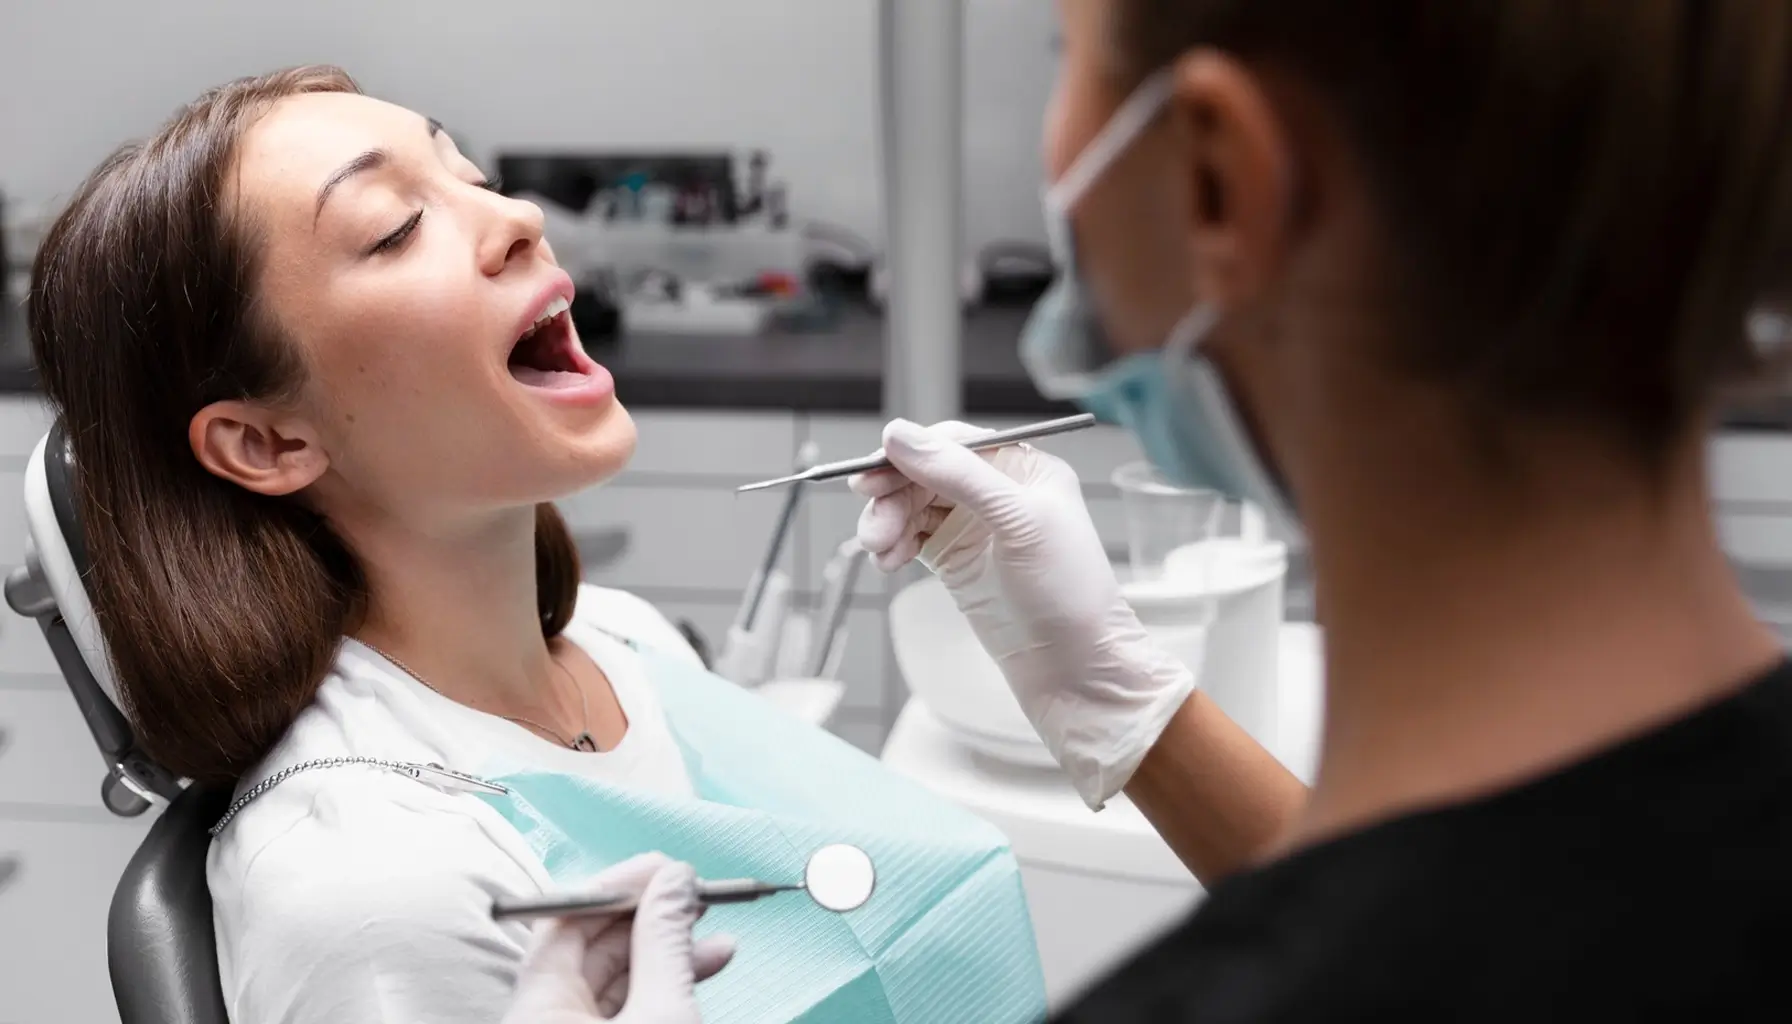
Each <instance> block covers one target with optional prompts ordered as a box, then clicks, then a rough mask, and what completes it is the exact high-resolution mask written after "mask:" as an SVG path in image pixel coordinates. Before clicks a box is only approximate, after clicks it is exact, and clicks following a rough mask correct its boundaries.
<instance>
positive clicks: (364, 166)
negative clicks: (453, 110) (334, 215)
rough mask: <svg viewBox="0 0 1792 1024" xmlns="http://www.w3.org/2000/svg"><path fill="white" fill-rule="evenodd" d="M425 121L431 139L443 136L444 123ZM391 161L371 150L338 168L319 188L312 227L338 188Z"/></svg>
mask: <svg viewBox="0 0 1792 1024" xmlns="http://www.w3.org/2000/svg"><path fill="white" fill-rule="evenodd" d="M423 120H424V123H425V124H426V125H428V126H429V137H430V138H432V139H433V138H435V137H436V136H437V135H439V134H441V131H442V122H440V121H438V120H436V119H435V118H433V117H426V118H424V119H423ZM391 159H392V154H391V153H389V152H387V151H386V150H383V149H370V150H368V151H367V152H365V153H362V154H361V155H359V156H357V157H355V158H354V159H353V160H350V161H349V162H348V163H345V164H343V165H342V166H341V167H338V168H336V170H335V172H333V173H332V174H331V175H330V176H329V177H328V178H325V179H324V183H323V184H322V185H321V186H319V187H318V190H317V208H316V209H315V210H314V211H313V212H312V215H311V225H312V226H313V227H316V226H317V221H318V218H319V217H322V216H323V215H324V204H325V203H327V202H329V201H330V194H331V193H332V192H335V191H336V186H338V185H340V184H342V183H343V182H345V181H347V180H348V179H350V178H352V177H354V176H355V175H357V174H360V173H362V172H363V171H371V170H374V169H375V168H378V167H383V166H385V164H386V163H387V161H389V160H391Z"/></svg>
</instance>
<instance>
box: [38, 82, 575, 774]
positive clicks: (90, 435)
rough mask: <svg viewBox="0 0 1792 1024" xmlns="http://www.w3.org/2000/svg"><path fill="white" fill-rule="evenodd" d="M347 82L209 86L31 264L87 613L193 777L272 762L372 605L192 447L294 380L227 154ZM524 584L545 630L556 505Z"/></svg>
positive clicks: (145, 724) (62, 221)
mask: <svg viewBox="0 0 1792 1024" xmlns="http://www.w3.org/2000/svg"><path fill="white" fill-rule="evenodd" d="M358 91H359V90H358V88H357V87H356V85H355V83H354V81H353V80H352V79H350V78H349V77H348V75H346V74H345V73H343V72H342V71H340V70H338V69H336V68H332V67H303V68H294V69H291V70H286V71H279V72H275V73H273V74H270V75H263V76H260V77H256V78H246V79H242V80H240V81H236V82H232V83H230V84H228V85H225V86H222V87H219V88H217V89H213V90H211V91H210V92H207V93H206V94H204V95H203V96H201V97H199V99H197V100H196V101H194V102H193V103H192V104H190V105H189V106H187V107H186V108H184V109H183V110H181V111H180V112H179V113H178V114H177V115H176V116H175V117H174V118H173V119H172V120H170V121H169V122H168V123H167V124H166V125H165V126H164V127H163V128H162V129H161V131H159V132H158V133H156V135H155V136H154V137H153V138H151V139H150V140H149V141H147V142H145V143H143V144H141V145H128V146H125V147H124V148H122V149H120V150H118V152H116V153H114V154H113V155H112V156H111V157H109V158H108V159H107V160H106V161H105V162H104V163H103V164H101V165H100V167H99V168H98V169H97V170H96V171H94V173H93V174H92V176H90V177H89V178H88V179H87V181H86V182H85V183H84V184H83V185H82V186H81V188H80V189H79V190H78V191H77V192H76V193H75V196H74V198H73V200H72V201H71V202H70V203H69V205H68V208H67V209H66V210H64V211H63V212H62V214H61V216H59V217H58V218H57V220H56V222H55V224H54V225H53V226H52V227H51V229H50V232H49V234H48V235H47V236H46V237H45V239H44V242H43V246H42V248H41V249H40V251H39V252H38V256H37V264H36V267H35V268H34V273H33V285H32V290H31V296H30V302H29V319H30V329H31V340H32V347H33V350H34V354H35V356H36V359H37V366H38V369H39V372H40V373H41V374H42V377H43V381H44V386H45V388H46V390H47V391H48V392H49V395H50V398H51V400H52V401H53V402H54V403H55V405H56V407H57V410H58V412H59V413H60V415H61V417H62V420H63V422H64V424H65V425H66V427H67V431H68V435H69V438H70V441H71V444H72V445H73V448H74V456H75V465H76V474H77V475H76V480H77V486H78V490H79V492H80V493H79V504H78V507H79V509H80V513H81V519H82V523H83V527H84V533H85V535H86V543H87V550H88V552H89V556H90V559H91V562H92V567H91V571H90V573H89V574H88V576H87V590H88V593H89V595H90V596H91V598H92V601H93V608H94V613H95V615H96V616H97V618H98V620H99V626H100V629H101V630H102V632H103V633H104V635H105V637H106V641H107V646H108V648H109V649H110V653H111V659H112V667H113V670H114V672H115V673H116V678H117V679H118V682H119V687H120V691H121V696H122V698H123V700H124V703H125V706H126V711H127V712H128V713H129V714H130V716H131V718H132V720H133V722H134V724H135V725H136V728H137V731H138V734H139V738H140V739H141V741H142V742H143V744H144V746H145V748H146V749H147V750H148V752H149V753H150V755H151V756H153V757H154V758H156V759H157V760H158V761H160V762H161V763H162V764H163V766H164V767H166V768H168V769H170V770H172V771H175V772H178V773H180V774H182V775H184V776H187V777H189V778H193V779H201V780H213V781H221V780H228V779H231V778H235V777H236V776H238V775H240V774H241V773H242V772H243V771H244V770H245V769H247V768H249V767H250V766H251V765H253V764H254V763H255V762H256V761H257V760H258V759H260V758H261V757H262V756H263V755H264V754H266V753H267V751H268V750H269V748H270V747H271V746H272V745H273V743H274V742H275V741H276V740H277V739H279V737H280V736H281V734H282V733H284V732H285V731H286V729H287V727H288V726H289V725H291V724H292V721H293V719H294V718H295V717H296V716H297V715H298V713H299V711H300V710H301V709H302V708H304V707H305V705H306V704H308V703H309V702H310V701H311V699H312V697H313V695H314V694H315V693H316V690H317V687H318V684H319V683H320V682H321V681H322V679H323V676H324V674H325V672H326V671H328V669H329V666H330V664H331V662H332V660H333V659H334V657H335V654H336V650H337V647H338V645H339V643H340V641H341V638H342V636H343V635H344V634H345V633H347V632H349V631H351V630H352V629H353V628H354V627H355V626H356V625H357V623H358V619H359V617H360V616H361V614H362V613H363V612H364V610H365V607H366V601H367V583H366V579H365V577H364V575H363V574H362V572H361V569H360V567H359V565H358V564H357V563H356V560H355V557H354V555H353V553H352V552H350V551H349V550H348V548H347V546H346V545H345V544H344V542H343V541H342V539H341V538H340V537H339V536H337V534H336V533H335V532H334V531H333V530H332V529H331V528H330V526H329V524H328V523H326V522H325V521H324V520H323V519H322V518H321V517H320V516H319V515H317V514H316V513H314V512H312V511H310V510H308V509H307V508H305V507H304V506H303V505H302V504H301V503H299V502H297V501H292V500H284V499H275V498H268V497H265V496H262V495H258V494H254V493H252V492H250V491H248V490H245V489H243V488H241V487H238V486H236V485H235V484H232V483H229V482H227V481H225V480H222V479H219V478H218V477H216V476H213V475H212V474H211V473H209V472H208V471H206V470H205V469H204V468H203V467H202V466H201V465H200V464H199V461H198V460H197V459H196V458H195V457H194V456H193V453H192V449H191V447H190V446H189V442H188V439H187V425H188V423H189V422H190V421H191V419H192V417H193V415H194V414H195V413H197V412H198V411H199V410H200V409H202V408H204V407H205V406H206V405H209V404H211V403H212V402H217V401H221V400H225V399H277V398H279V397H281V396H285V395H289V394H291V393H292V391H293V389H294V388H296V387H297V386H298V384H299V383H300V381H301V378H302V374H303V372H304V371H303V367H302V366H301V364H300V361H299V358H298V355H297V353H296V351H295V349H294V348H293V347H292V346H291V345H289V344H287V343H286V341H285V339H284V338H282V336H281V334H280V332H279V330H278V327H277V325H275V324H273V323H272V322H270V319H269V318H268V317H267V316H265V315H264V314H263V313H262V312H261V311H260V310H259V309H258V308H257V305H256V302H255V283H256V280H257V277H258V247H257V245H256V240H255V231H254V225H253V224H251V223H249V222H247V221H246V220H245V219H244V218H243V217H242V216H241V215H240V213H239V212H236V211H233V210H232V209H231V208H230V204H229V203H228V202H227V201H226V195H227V182H228V176H229V175H230V173H231V171H232V168H233V166H234V162H235V153H236V148H237V145H238V142H239V141H240V140H241V138H242V137H243V134H244V133H245V131H247V130H248V129H249V127H250V126H251V125H253V124H254V123H255V121H256V120H257V119H258V118H260V117H261V116H262V115H263V114H265V113H266V111H267V110H268V109H269V108H270V107H271V106H272V105H273V104H274V103H275V102H276V101H278V100H280V99H281V98H283V97H287V96H293V95H297V94H301V93H314V92H358ZM536 581H537V584H536V585H537V592H538V599H539V604H540V608H541V622H542V631H543V633H545V634H546V635H548V636H550V637H551V636H555V635H557V634H558V633H559V632H560V631H561V630H562V629H563V628H564V627H565V626H566V623H567V621H568V620H569V619H570V618H571V615H572V607H573V603H574V600H575V598H576V595H577V591H578V584H579V565H578V554H577V550H576V548H574V546H573V543H572V539H571V537H570V536H569V535H568V534H567V531H566V526H565V523H564V522H563V521H562V520H561V519H560V516H559V514H558V513H557V512H556V511H555V510H554V507H553V506H552V505H541V506H539V507H538V508H537V510H536Z"/></svg>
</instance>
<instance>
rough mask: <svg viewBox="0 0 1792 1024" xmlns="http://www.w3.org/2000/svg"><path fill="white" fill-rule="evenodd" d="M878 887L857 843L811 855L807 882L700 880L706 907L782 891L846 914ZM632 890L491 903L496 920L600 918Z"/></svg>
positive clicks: (618, 909)
mask: <svg viewBox="0 0 1792 1024" xmlns="http://www.w3.org/2000/svg"><path fill="white" fill-rule="evenodd" d="M876 888H877V870H876V868H874V867H873V866H872V864H871V856H870V854H867V853H866V852H865V851H864V850H861V849H859V848H858V847H856V846H850V845H847V844H845V843H837V844H835V845H833V846H824V847H822V848H821V849H819V850H816V851H815V852H814V853H813V854H811V855H810V856H809V863H808V866H807V867H806V868H805V869H804V871H803V880H802V881H801V882H796V883H782V884H781V883H777V882H762V881H760V880H758V879H756V878H725V879H720V880H715V881H708V880H699V881H698V882H697V901H698V902H699V903H702V904H703V905H704V906H706V907H714V906H722V905H726V904H731V903H752V902H753V901H755V900H759V899H763V898H765V897H767V896H775V895H777V894H778V893H781V892H807V893H808V894H809V898H810V899H812V900H814V901H815V903H816V905H817V906H819V907H821V908H822V909H824V910H831V911H833V912H834V913H836V914H844V913H846V912H847V911H849V910H857V909H858V908H860V907H862V906H864V905H865V903H866V902H867V901H868V900H870V899H871V893H872V891H873V890H874V889H876ZM638 902H639V897H638V896H636V895H635V894H633V893H586V894H584V895H578V896H570V895H568V896H539V897H528V898H523V899H504V898H500V899H498V900H497V901H495V902H494V903H493V904H492V920H494V921H533V920H536V919H537V918H543V917H597V916H601V915H604V914H626V913H628V912H630V911H632V910H634V909H635V907H636V905H637V903H638Z"/></svg>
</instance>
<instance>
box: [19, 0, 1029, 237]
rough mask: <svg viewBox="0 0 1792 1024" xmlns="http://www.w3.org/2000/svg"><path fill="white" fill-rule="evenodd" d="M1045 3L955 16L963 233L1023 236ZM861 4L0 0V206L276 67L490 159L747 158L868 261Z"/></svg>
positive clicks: (1008, 2) (1008, 0) (875, 163)
mask: <svg viewBox="0 0 1792 1024" xmlns="http://www.w3.org/2000/svg"><path fill="white" fill-rule="evenodd" d="M1053 7H1054V5H1053V4H1051V3H1048V2H1047V0H967V2H966V8H967V11H966V63H967V68H966V83H967V85H966V115H965V122H966V135H967V138H966V147H965V148H966V152H967V160H966V163H967V167H966V180H967V193H966V201H965V214H966V233H967V237H968V240H969V241H970V242H971V243H972V244H973V245H978V244H981V243H983V242H985V241H988V240H991V239H995V238H1016V237H1018V238H1023V239H1039V238H1041V237H1042V229H1041V224H1040V218H1039V212H1038V205H1037V193H1038V183H1039V157H1038V151H1039V144H1038V139H1039V114H1040V110H1041V108H1042V106H1043V104H1044V101H1045V97H1046V94H1047V91H1048V88H1049V82H1050V77H1051V71H1052V55H1051V50H1050V36H1051V29H1052V18H1053V13H1052V8H1053ZM877 24H878V14H877V0H507V2H500V3H489V2H483V0H308V2H292V0H282V2H269V0H152V2H142V0H53V2H37V0H0V189H3V190H4V191H5V192H6V193H7V194H8V195H9V196H12V197H14V198H15V200H16V201H19V202H20V203H21V204H22V205H24V206H26V207H34V206H40V205H44V204H53V203H54V202H55V201H56V198H57V197H59V196H62V195H65V194H66V193H67V192H68V191H69V190H70V189H71V188H72V187H73V186H74V185H75V184H76V183H77V182H78V181H79V179H80V177H81V176H82V175H83V174H85V173H86V171H87V170H89V169H90V168H91V167H92V166H93V165H94V164H95V163H97V162H98V161H99V160H100V159H101V157H103V156H104V155H105V154H106V152H107V151H109V150H110V149H111V148H112V147H113V146H115V145H116V144H118V143H119V142H121V141H123V140H124V139H126V138H130V137H134V136H139V135H142V134H144V133H146V132H147V131H149V130H151V129H153V127H154V126H155V125H156V124H157V123H158V122H159V121H161V120H162V119H163V118H165V117H166V116H167V115H168V114H170V113H171V112H172V111H173V110H174V109H175V108H176V107H177V106H178V105H179V104H181V103H182V102H184V101H186V100H187V99H189V98H191V97H192V96H193V95H194V94H196V93H197V92H199V91H200V90H201V89H203V88H205V87H207V86H209V85H213V84H216V83H218V82H221V81H224V80H226V79H229V78H233V77H236V76H239V75H245V74H253V73H256V72H260V71H266V70H269V69H271V68H274V67H278V66H281V65H286V64H295V63H304V62H313V61H323V62H332V63H337V64H341V65H343V66H344V67H346V68H348V69H349V71H350V72H351V73H353V74H354V75H355V76H356V77H357V78H358V79H359V80H360V81H361V83H362V85H363V87H365V88H366V89H368V90H369V91H370V92H372V93H374V94H376V95H379V96H381V97H383V98H386V99H390V100H393V101H394V102H398V103H402V104H405V105H407V106H411V107H414V108H417V109H419V110H423V111H425V112H427V113H428V114H430V115H432V116H434V117H437V118H440V119H441V120H442V121H444V122H445V123H447V124H448V125H449V126H450V128H452V129H453V130H454V131H455V132H456V134H457V135H459V136H461V138H462V140H463V145H464V146H465V148H466V149H467V150H468V152H469V153H478V154H487V153H490V152H491V151H492V150H493V149H496V148H500V147H515V148H580V147H600V146H609V147H631V146H636V147H645V146H675V145H693V146H717V145H720V146H729V147H739V148H746V147H752V146H763V147H765V148H767V149H769V150H770V151H771V152H772V154H773V169H774V172H775V173H776V174H777V175H779V176H782V177H783V178H785V179H786V180H787V181H788V182H789V183H790V186H791V197H792V202H793V205H794V208H795V210H796V211H797V213H798V214H799V215H801V216H806V217H816V218H821V219H825V220H829V221H833V222H836V223H840V224H843V225H845V226H847V227H849V228H852V229H853V230H855V231H858V232H859V233H861V234H864V235H866V236H867V237H870V238H871V239H873V241H881V238H882V235H883V231H882V215H881V206H882V202H881V195H882V186H881V183H880V176H879V168H880V166H881V162H880V158H879V155H878V144H879V143H878V139H879V130H878V125H877V121H876V116H877V109H878V107H877V102H876V93H875V88H876V83H877V80H878V69H877V63H876V55H877V50H876V45H875V32H876V27H877Z"/></svg>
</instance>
